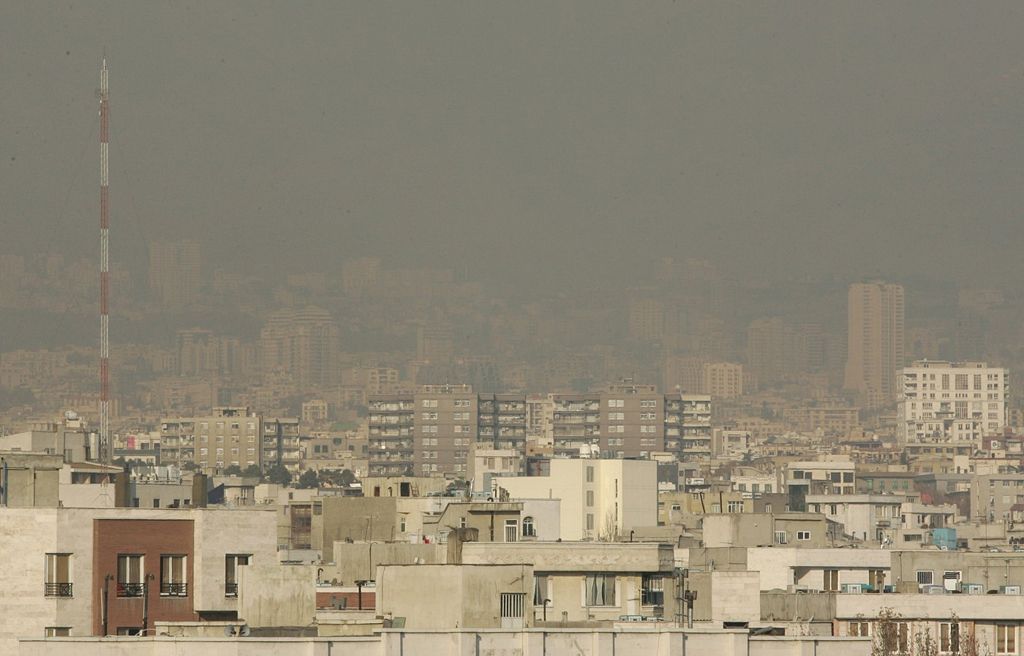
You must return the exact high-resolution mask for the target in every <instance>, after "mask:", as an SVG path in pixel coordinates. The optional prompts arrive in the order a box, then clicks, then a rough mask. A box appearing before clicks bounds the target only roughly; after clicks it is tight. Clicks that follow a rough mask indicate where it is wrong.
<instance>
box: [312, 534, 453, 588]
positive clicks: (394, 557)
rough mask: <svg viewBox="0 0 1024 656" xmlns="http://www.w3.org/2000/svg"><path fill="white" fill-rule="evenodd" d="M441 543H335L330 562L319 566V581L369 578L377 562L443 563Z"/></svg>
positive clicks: (343, 581)
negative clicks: (320, 574) (321, 571)
mask: <svg viewBox="0 0 1024 656" xmlns="http://www.w3.org/2000/svg"><path fill="white" fill-rule="evenodd" d="M445 551H446V547H445V545H438V544H409V543H407V542H355V543H351V542H335V543H334V556H333V561H334V562H333V565H332V564H330V563H328V564H326V565H324V566H323V569H324V572H323V576H322V580H325V581H331V580H334V579H337V580H338V581H339V584H340V585H353V584H354V582H355V581H357V580H373V577H375V576H376V575H377V567H378V566H379V565H412V564H413V563H415V562H416V561H417V559H418V560H419V562H421V563H424V564H431V565H435V564H443V563H444V562H445Z"/></svg>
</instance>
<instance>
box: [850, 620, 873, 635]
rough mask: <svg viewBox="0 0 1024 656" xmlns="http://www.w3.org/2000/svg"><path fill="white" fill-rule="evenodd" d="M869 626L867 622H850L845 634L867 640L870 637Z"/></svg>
mask: <svg viewBox="0 0 1024 656" xmlns="http://www.w3.org/2000/svg"><path fill="white" fill-rule="evenodd" d="M869 626H870V624H869V623H868V622H850V628H849V630H848V631H847V632H846V634H847V635H849V636H851V637H854V638H867V637H868V636H869V635H870V631H869V629H868V627H869Z"/></svg>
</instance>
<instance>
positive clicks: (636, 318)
mask: <svg viewBox="0 0 1024 656" xmlns="http://www.w3.org/2000/svg"><path fill="white" fill-rule="evenodd" d="M664 334H665V305H664V303H662V302H661V301H658V300H655V299H653V298H641V299H634V300H631V301H630V302H629V336H630V337H632V338H633V339H637V340H640V341H642V342H655V341H658V340H660V339H661V338H662V336H663V335H664Z"/></svg>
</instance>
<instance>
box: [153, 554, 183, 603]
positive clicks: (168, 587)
mask: <svg viewBox="0 0 1024 656" xmlns="http://www.w3.org/2000/svg"><path fill="white" fill-rule="evenodd" d="M187 562H188V561H187V557H186V556H181V555H165V556H160V596H162V597H184V596H186V595H188V580H187V578H186V567H185V564H186V563H187Z"/></svg>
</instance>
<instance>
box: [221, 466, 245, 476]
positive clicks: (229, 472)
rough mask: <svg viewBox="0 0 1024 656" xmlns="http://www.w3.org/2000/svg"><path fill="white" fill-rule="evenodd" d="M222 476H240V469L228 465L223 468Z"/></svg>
mask: <svg viewBox="0 0 1024 656" xmlns="http://www.w3.org/2000/svg"><path fill="white" fill-rule="evenodd" d="M224 475H225V476H241V475H242V468H241V467H239V466H238V465H228V466H227V467H225V468H224Z"/></svg>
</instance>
